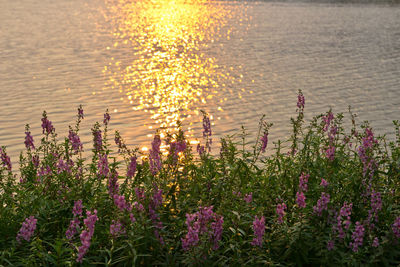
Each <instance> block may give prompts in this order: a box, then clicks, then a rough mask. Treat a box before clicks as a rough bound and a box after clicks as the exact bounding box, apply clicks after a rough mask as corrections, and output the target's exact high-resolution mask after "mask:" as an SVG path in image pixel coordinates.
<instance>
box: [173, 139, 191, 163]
mask: <svg viewBox="0 0 400 267" xmlns="http://www.w3.org/2000/svg"><path fill="white" fill-rule="evenodd" d="M186 147H187V145H186V142H185V141H178V142H169V154H170V155H172V159H173V162H174V163H176V161H177V159H178V154H179V153H180V152H183V151H185V150H186Z"/></svg>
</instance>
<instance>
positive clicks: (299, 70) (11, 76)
mask: <svg viewBox="0 0 400 267" xmlns="http://www.w3.org/2000/svg"><path fill="white" fill-rule="evenodd" d="M298 89H302V90H303V93H304V95H305V97H306V118H308V119H309V118H311V117H312V116H315V115H318V114H320V113H322V112H325V111H327V110H328V109H329V108H332V109H333V112H346V111H347V108H348V106H349V105H351V106H352V108H353V111H354V112H356V113H357V114H358V120H359V122H361V121H362V120H369V121H370V122H371V125H372V126H373V128H374V129H375V130H376V131H377V132H378V133H380V134H387V133H391V132H393V127H392V120H395V119H400V112H399V111H400V5H398V4H397V5H396V4H381V3H379V4H373V3H368V4H362V3H352V4H345V3H315V2H313V3H304V2H291V3H284V2H233V1H224V2H217V1H212V2H209V1H200V0H198V1H195V0H192V1H180V0H176V1H169V0H153V1H127V0H85V1H83V0H57V1H53V0H42V1H36V0H19V1H14V0H2V1H1V3H0V103H1V105H0V113H1V114H2V116H1V117H0V146H2V145H5V146H7V150H8V153H9V154H10V155H11V157H12V161H13V162H16V161H17V159H18V155H19V152H20V151H21V150H23V148H24V144H23V141H24V136H25V135H24V128H25V124H27V123H29V124H30V125H31V131H32V133H33V135H34V140H35V141H36V142H38V141H39V139H40V134H41V127H40V125H41V121H40V119H41V114H42V112H43V110H46V111H47V112H48V117H49V119H50V120H52V121H53V125H54V126H55V128H56V130H57V132H58V133H59V137H60V139H61V138H63V137H65V136H67V131H68V125H73V124H74V121H75V118H76V113H77V107H78V105H79V104H82V105H83V106H84V112H85V120H84V121H83V124H82V128H83V131H81V133H80V134H81V136H82V137H81V138H82V139H83V141H84V149H85V148H86V151H90V148H91V133H90V128H91V127H92V125H93V124H94V123H95V122H96V121H102V119H103V113H104V111H105V110H106V109H107V108H108V109H109V110H110V113H111V124H110V130H111V131H113V130H115V129H118V130H119V131H120V132H121V134H122V136H123V137H124V139H125V140H126V142H127V144H129V145H131V146H139V147H141V149H142V150H143V151H146V149H147V147H149V146H150V143H151V140H152V138H153V137H152V136H153V135H154V133H155V131H156V130H157V129H161V130H160V132H161V133H162V134H165V132H166V131H167V130H169V131H173V130H174V129H176V122H177V120H180V121H182V125H183V128H184V129H185V130H186V131H187V135H188V138H189V139H190V140H192V142H193V143H196V142H197V141H198V140H201V136H202V132H201V127H202V125H201V119H202V117H201V113H200V110H204V111H206V112H208V113H209V114H210V115H211V117H212V123H213V134H214V135H213V138H214V140H217V139H218V138H219V137H221V136H224V135H227V134H233V133H237V132H238V131H240V129H241V126H242V125H244V126H245V127H246V129H248V131H249V133H255V131H256V129H257V125H258V119H259V118H260V117H261V115H262V114H266V115H267V119H268V121H269V122H272V123H274V127H273V128H272V129H271V131H270V137H271V138H270V140H272V141H274V140H277V139H278V138H283V139H285V138H287V137H288V136H289V135H290V122H289V120H290V117H291V116H295V110H296V101H297V91H298ZM111 136H113V135H111ZM250 138H255V136H254V135H253V136H251V137H250ZM216 143H217V142H215V144H216ZM214 151H216V150H214Z"/></svg>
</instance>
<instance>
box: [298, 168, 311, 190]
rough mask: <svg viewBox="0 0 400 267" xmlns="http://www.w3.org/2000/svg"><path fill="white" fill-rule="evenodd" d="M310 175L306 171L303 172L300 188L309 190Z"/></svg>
mask: <svg viewBox="0 0 400 267" xmlns="http://www.w3.org/2000/svg"><path fill="white" fill-rule="evenodd" d="M309 177H310V175H309V174H306V173H304V172H303V173H301V175H300V178H299V190H300V191H304V192H307V190H308V185H307V183H308V178H309Z"/></svg>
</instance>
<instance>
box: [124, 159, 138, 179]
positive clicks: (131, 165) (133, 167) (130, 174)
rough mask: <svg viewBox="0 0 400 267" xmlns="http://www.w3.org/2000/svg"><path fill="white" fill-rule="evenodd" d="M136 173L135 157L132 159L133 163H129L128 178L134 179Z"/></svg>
mask: <svg viewBox="0 0 400 267" xmlns="http://www.w3.org/2000/svg"><path fill="white" fill-rule="evenodd" d="M135 172H136V157H135V156H133V157H131V162H130V163H129V167H128V172H127V175H126V176H127V177H128V178H132V177H133V176H134V175H135Z"/></svg>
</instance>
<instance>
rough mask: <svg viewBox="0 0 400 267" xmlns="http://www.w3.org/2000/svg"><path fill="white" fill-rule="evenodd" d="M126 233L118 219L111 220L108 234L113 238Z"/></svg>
mask: <svg viewBox="0 0 400 267" xmlns="http://www.w3.org/2000/svg"><path fill="white" fill-rule="evenodd" d="M125 233H126V230H125V227H124V225H123V224H122V223H121V222H120V221H119V220H112V223H111V224H110V234H111V235H112V236H113V237H114V238H115V237H117V236H119V235H123V234H125Z"/></svg>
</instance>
